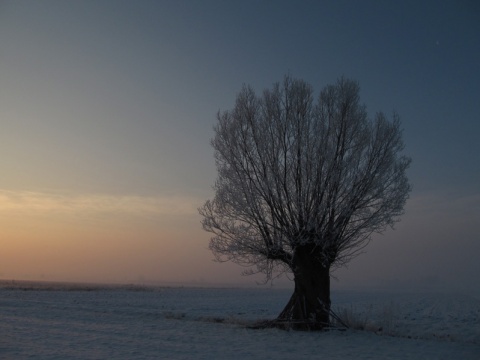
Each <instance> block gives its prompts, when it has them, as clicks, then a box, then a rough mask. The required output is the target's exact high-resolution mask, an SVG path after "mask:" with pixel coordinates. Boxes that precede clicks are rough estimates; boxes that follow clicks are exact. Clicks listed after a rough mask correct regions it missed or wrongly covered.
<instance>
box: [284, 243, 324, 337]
mask: <svg viewBox="0 0 480 360" xmlns="http://www.w3.org/2000/svg"><path fill="white" fill-rule="evenodd" d="M312 250H313V249H312V248H311V247H307V246H304V247H301V248H297V249H296V251H295V256H294V258H293V273H294V276H295V279H294V281H295V290H294V292H293V294H292V297H291V298H290V301H289V302H288V304H287V306H285V308H284V309H283V311H282V312H281V313H280V315H279V316H278V318H277V320H276V322H275V323H276V324H277V325H281V324H283V325H285V327H288V328H292V329H296V330H322V329H325V328H326V327H328V326H329V325H330V266H328V265H327V266H325V265H324V264H322V263H321V261H320V260H319V259H318V258H317V257H316V256H315V255H314V251H312Z"/></svg>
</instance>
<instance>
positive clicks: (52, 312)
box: [0, 282, 480, 359]
mask: <svg viewBox="0 0 480 360" xmlns="http://www.w3.org/2000/svg"><path fill="white" fill-rule="evenodd" d="M289 295H290V291H289V290H276V289H265V288H258V289H206V288H155V289H151V288H141V287H107V288H100V287H85V286H83V287H80V286H53V287H52V286H31V285H28V286H27V285H22V286H19V284H18V283H15V284H13V286H12V284H9V283H8V282H3V283H1V284H0V358H1V359H25V358H35V359H161V358H163V359H167V358H168V359H219V358H222V359H223V358H228V359H268V358H270V359H272V358H275V359H294V358H301V359H480V299H477V298H475V297H469V296H453V295H445V294H406V293H405V294H382V293H373V292H371V293H367V292H365V293H360V292H336V293H334V294H333V296H332V300H333V303H334V309H336V311H337V313H339V314H341V313H343V314H344V316H347V315H352V313H353V314H354V319H355V320H356V321H357V322H358V323H359V324H361V325H363V326H364V327H366V328H367V330H364V331H360V330H347V331H329V332H321V333H307V332H295V331H282V330H277V329H264V330H252V329H248V328H247V327H246V326H245V324H248V323H250V322H252V321H254V320H258V319H267V318H274V317H275V316H276V315H277V314H278V313H279V312H280V310H281V309H282V307H283V306H284V305H285V304H286V302H287V300H288V298H289Z"/></svg>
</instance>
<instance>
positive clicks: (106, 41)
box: [0, 0, 480, 293]
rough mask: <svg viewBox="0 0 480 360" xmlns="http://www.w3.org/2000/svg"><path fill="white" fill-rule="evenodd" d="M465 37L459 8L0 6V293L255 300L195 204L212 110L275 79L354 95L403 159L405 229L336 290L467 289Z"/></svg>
mask: <svg viewBox="0 0 480 360" xmlns="http://www.w3.org/2000/svg"><path fill="white" fill-rule="evenodd" d="M479 24H480V7H479V6H478V4H476V3H475V2H472V1H456V2H443V1H427V2H422V3H421V4H419V3H417V2H414V1H411V2H410V1H404V2H398V3H396V2H374V1H366V2H362V3H361V4H360V3H358V2H355V1H322V2H310V1H305V2H294V1H275V2H268V1H264V2H259V1H241V2H225V1H178V2H176V1H113V0H112V1H64V0H61V1H60V0H59V1H51V0H45V1H38V2H33V1H21V0H20V1H2V2H0V44H1V47H0V125H1V130H0V165H1V169H2V175H1V176H0V278H3V279H34V280H56V281H88V282H91V281H94V282H141V283H149V282H162V283H166V282H175V283H178V282H181V283H192V282H195V283H198V284H214V285H215V284H247V285H251V286H255V284H256V281H258V280H259V278H254V277H242V276H241V275H240V273H241V272H242V270H243V269H242V268H240V267H238V266H236V265H234V264H218V263H214V262H212V261H211V260H212V255H211V253H210V252H209V250H208V240H209V234H208V233H205V232H204V231H203V230H202V229H201V226H200V217H199V215H198V214H197V208H198V207H199V206H200V205H201V204H202V203H203V202H204V201H205V200H206V199H208V198H209V197H211V196H212V190H211V185H213V183H214V181H215V177H216V170H215V166H214V165H215V164H214V159H213V151H212V149H211V147H210V144H209V142H210V139H211V138H212V137H213V130H212V126H213V125H214V123H215V120H216V119H215V115H216V112H217V111H218V110H219V109H221V110H225V109H230V108H231V107H232V106H233V103H234V100H235V96H236V94H237V92H238V91H239V90H240V88H241V86H242V84H244V83H246V84H250V85H252V86H253V87H255V88H256V89H257V90H258V91H261V90H263V89H264V88H266V87H270V86H271V85H272V84H273V83H274V82H276V81H280V80H282V78H283V76H284V74H286V73H288V74H290V75H292V76H294V77H299V78H303V79H304V80H306V81H308V82H310V83H311V84H312V85H313V86H314V88H315V89H316V90H317V91H319V90H320V89H321V88H322V87H323V86H324V85H326V84H327V83H333V82H335V81H336V79H337V78H338V77H340V76H342V75H344V76H346V77H349V78H353V79H356V80H358V81H359V83H360V86H361V89H362V90H361V96H362V101H363V102H365V103H366V105H367V107H368V111H369V114H370V115H372V116H373V115H374V113H375V112H376V111H384V112H386V113H387V114H391V113H392V111H394V110H395V111H397V112H398V113H399V115H400V117H401V119H402V124H403V128H404V140H405V144H406V154H407V155H409V156H411V157H412V158H413V164H412V167H411V169H410V170H409V178H410V180H411V183H412V184H413V187H414V190H413V192H412V194H411V198H410V200H409V201H408V202H407V206H406V209H405V210H406V214H405V215H404V217H403V220H402V222H400V223H399V224H398V225H397V226H396V230H395V231H387V232H386V233H385V234H384V235H381V236H380V235H379V236H375V237H374V240H373V242H372V243H371V244H370V245H369V246H368V247H367V248H366V249H365V251H366V253H365V254H363V255H361V256H360V257H358V258H357V259H355V260H354V261H352V262H351V263H350V265H349V267H348V268H347V269H341V270H338V271H336V272H335V274H334V275H335V276H336V277H337V279H338V281H334V283H333V286H334V287H342V286H345V287H360V288H361V287H372V286H373V287H383V288H385V287H388V288H398V287H402V288H422V289H427V288H428V289H442V290H458V289H460V290H464V291H475V292H477V293H478V292H480V287H479V284H478V279H477V278H478V274H479V273H480V262H479V261H478V254H479V253H480V245H479V240H480V239H479V233H480V225H479V223H480V191H479V190H480V188H479V184H480V155H479V154H480V142H479V141H478V134H479V133H480V122H479V119H480V111H479V106H478V101H479V94H480V36H479V34H480V25H479ZM287 282H288V281H287V280H286V279H283V280H279V281H277V283H278V284H286V283H287Z"/></svg>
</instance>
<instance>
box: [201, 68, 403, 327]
mask: <svg viewBox="0 0 480 360" xmlns="http://www.w3.org/2000/svg"><path fill="white" fill-rule="evenodd" d="M217 117H218V124H217V125H216V126H215V128H214V130H215V137H214V139H213V140H212V146H213V148H214V150H215V159H216V165H217V170H218V179H217V181H216V183H215V186H214V190H215V197H214V198H213V199H212V200H208V201H207V202H206V203H205V204H204V205H203V207H201V208H200V209H199V212H200V214H201V215H202V216H203V220H202V225H203V228H204V229H205V230H206V231H209V232H211V233H213V237H212V238H211V241H210V249H211V250H212V252H213V253H214V255H215V257H216V259H217V260H219V261H228V260H231V261H233V262H235V263H238V264H240V265H244V266H247V267H249V269H250V272H263V273H265V274H266V278H267V280H268V279H272V278H273V277H274V276H276V275H278V274H281V273H283V272H285V271H287V272H291V273H293V277H294V282H295V290H294V293H293V295H292V297H291V298H290V301H289V302H288V304H287V305H286V307H285V309H284V310H283V311H282V313H281V314H280V315H279V317H278V318H277V319H276V320H275V321H274V322H273V324H275V325H279V324H284V323H288V326H291V327H293V328H297V329H310V330H318V329H322V328H324V327H325V326H328V325H329V321H330V304H331V302H330V271H331V270H332V269H333V268H334V267H337V266H341V265H344V264H345V263H346V262H348V261H349V260H350V259H351V258H352V257H354V256H355V255H357V254H358V252H359V251H360V250H361V249H362V248H363V247H364V246H366V245H367V244H368V242H369V240H370V238H371V235H372V234H373V233H380V232H383V231H384V230H385V229H386V228H387V227H393V225H394V223H395V222H396V221H398V220H399V216H400V215H402V214H403V207H404V204H405V202H406V199H407V198H408V194H409V192H410V185H409V183H408V179H407V177H406V174H405V172H406V169H407V168H408V166H409V164H410V159H409V158H407V157H405V156H402V155H401V152H402V150H403V147H404V145H403V141H402V131H401V129H400V121H399V118H398V116H397V115H396V114H394V115H393V120H392V121H389V120H387V118H386V117H385V115H384V114H383V113H377V114H376V115H375V118H374V120H369V119H368V117H367V112H366V108H365V106H364V105H361V104H360V103H359V85H358V84H357V83H356V82H354V81H351V80H347V79H344V78H341V79H340V80H338V82H337V83H336V84H335V85H329V86H326V87H325V88H324V89H323V90H322V92H321V93H320V96H319V98H318V101H317V102H314V95H313V90H312V87H311V86H310V85H309V84H307V83H306V82H304V81H302V80H296V79H292V78H290V77H285V79H284V82H283V84H279V83H277V84H275V85H274V86H273V88H272V89H271V90H265V91H264V92H263V95H262V96H257V95H256V94H255V92H254V90H253V89H252V88H251V87H248V86H244V87H243V89H242V91H241V92H240V93H239V94H238V96H237V99H236V103H235V107H234V108H233V110H231V111H225V112H223V113H220V112H219V113H218V115H217Z"/></svg>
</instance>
